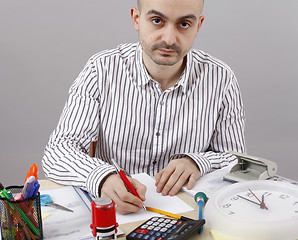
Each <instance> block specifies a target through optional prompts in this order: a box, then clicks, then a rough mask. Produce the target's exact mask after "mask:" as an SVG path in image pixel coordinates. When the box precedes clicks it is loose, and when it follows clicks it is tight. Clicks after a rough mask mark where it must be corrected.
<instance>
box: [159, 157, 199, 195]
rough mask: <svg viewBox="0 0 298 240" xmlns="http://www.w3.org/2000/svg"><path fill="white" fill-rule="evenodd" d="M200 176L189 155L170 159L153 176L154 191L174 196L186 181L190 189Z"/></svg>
mask: <svg viewBox="0 0 298 240" xmlns="http://www.w3.org/2000/svg"><path fill="white" fill-rule="evenodd" d="M200 176H201V172H200V170H199V168H198V166H197V164H196V163H195V162H194V161H193V160H192V159H191V158H190V157H185V158H179V159H174V160H171V161H170V162H169V164H168V166H166V167H165V168H164V169H163V170H161V171H160V172H159V173H157V174H156V176H155V179H156V183H155V185H156V191H157V192H159V193H160V192H161V193H162V195H164V196H166V195H168V194H169V195H170V196H174V195H176V194H177V193H178V192H179V190H180V189H181V188H182V187H183V185H184V184H185V183H186V182H187V181H188V182H187V186H186V187H187V189H192V188H193V186H194V185H195V183H196V181H197V180H198V179H199V178H200Z"/></svg>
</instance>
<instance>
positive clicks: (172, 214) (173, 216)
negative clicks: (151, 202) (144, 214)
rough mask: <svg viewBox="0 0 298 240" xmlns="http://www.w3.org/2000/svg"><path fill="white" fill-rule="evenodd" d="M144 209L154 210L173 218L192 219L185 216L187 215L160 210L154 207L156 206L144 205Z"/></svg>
mask: <svg viewBox="0 0 298 240" xmlns="http://www.w3.org/2000/svg"><path fill="white" fill-rule="evenodd" d="M146 209H147V211H150V212H156V213H159V214H162V215H165V216H168V217H171V218H175V219H181V220H193V219H191V218H187V217H184V216H180V215H177V214H174V213H169V212H166V211H162V210H159V209H156V208H153V207H146Z"/></svg>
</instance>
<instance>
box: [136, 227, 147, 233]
mask: <svg viewBox="0 0 298 240" xmlns="http://www.w3.org/2000/svg"><path fill="white" fill-rule="evenodd" d="M135 232H137V233H144V234H146V233H148V232H149V230H148V229H141V228H139V229H137V230H136V231H135Z"/></svg>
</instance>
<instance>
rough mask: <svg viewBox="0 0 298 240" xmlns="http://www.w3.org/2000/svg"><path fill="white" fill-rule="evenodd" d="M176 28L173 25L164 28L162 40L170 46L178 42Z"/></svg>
mask: <svg viewBox="0 0 298 240" xmlns="http://www.w3.org/2000/svg"><path fill="white" fill-rule="evenodd" d="M176 34H177V33H176V28H175V27H174V26H172V25H168V26H165V27H164V31H163V35H162V40H163V41H164V42H166V43H167V44H168V45H173V44H174V43H176V41H177V35H176Z"/></svg>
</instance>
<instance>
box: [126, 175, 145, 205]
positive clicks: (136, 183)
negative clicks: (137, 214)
mask: <svg viewBox="0 0 298 240" xmlns="http://www.w3.org/2000/svg"><path fill="white" fill-rule="evenodd" d="M129 181H130V182H131V184H132V186H133V187H134V189H135V190H136V191H137V193H138V194H139V196H140V198H141V200H142V201H145V200H146V198H145V194H146V191H147V187H146V186H145V185H144V184H142V183H140V182H139V181H137V180H136V179H133V178H129Z"/></svg>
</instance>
